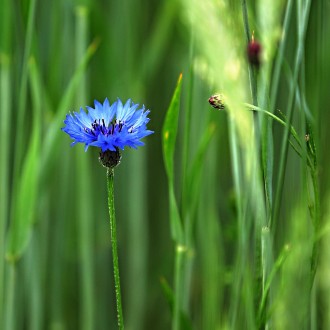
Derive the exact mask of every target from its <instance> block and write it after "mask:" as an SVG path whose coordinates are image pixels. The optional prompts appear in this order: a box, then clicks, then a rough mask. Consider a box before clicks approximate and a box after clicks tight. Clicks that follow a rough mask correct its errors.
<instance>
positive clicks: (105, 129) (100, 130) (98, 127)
mask: <svg viewBox="0 0 330 330" xmlns="http://www.w3.org/2000/svg"><path fill="white" fill-rule="evenodd" d="M123 126H124V123H123V122H121V121H117V120H116V121H112V122H111V123H110V124H109V125H106V124H105V121H104V119H99V120H96V119H95V120H94V122H93V123H92V128H87V127H85V128H84V130H85V132H86V133H89V134H92V135H94V136H95V137H96V136H98V135H99V134H102V135H105V136H109V135H113V134H114V133H115V132H121V130H122V129H123Z"/></svg>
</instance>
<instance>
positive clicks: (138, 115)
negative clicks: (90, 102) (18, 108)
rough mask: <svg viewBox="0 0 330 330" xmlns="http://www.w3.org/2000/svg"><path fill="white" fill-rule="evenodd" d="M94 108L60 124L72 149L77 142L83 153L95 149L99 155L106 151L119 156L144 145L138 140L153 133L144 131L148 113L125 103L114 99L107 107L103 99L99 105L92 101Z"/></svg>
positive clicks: (129, 101) (68, 118) (89, 108)
mask: <svg viewBox="0 0 330 330" xmlns="http://www.w3.org/2000/svg"><path fill="white" fill-rule="evenodd" d="M94 106H95V108H91V107H86V108H87V110H88V113H86V112H85V111H84V110H83V109H82V108H81V109H80V112H79V113H77V112H74V113H73V114H72V113H70V114H68V115H67V116H66V118H65V120H64V124H65V127H63V128H62V130H63V131H64V132H65V133H67V134H69V135H70V137H71V138H72V139H73V140H74V141H73V142H72V145H74V144H76V143H78V142H81V143H84V144H85V151H87V149H88V147H89V146H95V147H99V148H101V150H102V153H105V152H106V151H107V150H110V151H114V152H119V149H122V150H124V147H125V146H128V147H132V148H137V147H138V146H142V145H144V143H143V142H141V141H140V140H141V139H142V138H144V137H145V136H147V135H150V134H152V133H153V131H149V130H148V129H147V123H148V122H149V120H150V119H149V118H148V117H147V116H148V114H149V112H150V111H149V110H147V111H145V107H144V106H142V109H138V107H139V105H138V104H134V103H133V102H132V101H131V100H128V101H127V102H126V103H125V104H124V105H123V103H122V102H121V101H120V99H118V100H117V101H115V102H114V103H112V104H110V103H109V101H108V99H105V101H104V102H103V104H101V103H100V102H98V101H96V100H95V101H94Z"/></svg>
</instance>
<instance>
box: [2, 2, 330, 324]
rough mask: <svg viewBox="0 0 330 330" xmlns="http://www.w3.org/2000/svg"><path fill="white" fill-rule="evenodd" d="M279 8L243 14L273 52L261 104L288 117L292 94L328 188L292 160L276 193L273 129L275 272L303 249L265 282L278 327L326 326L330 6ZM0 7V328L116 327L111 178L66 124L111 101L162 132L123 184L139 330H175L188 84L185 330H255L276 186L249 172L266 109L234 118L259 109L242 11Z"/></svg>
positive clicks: (129, 274) (129, 290)
mask: <svg viewBox="0 0 330 330" xmlns="http://www.w3.org/2000/svg"><path fill="white" fill-rule="evenodd" d="M243 2H244V1H243ZM273 2H274V1H267V0H259V1H248V3H247V8H248V14H249V23H250V29H251V31H250V32H251V33H250V35H252V30H253V31H254V33H255V38H256V39H257V40H259V41H260V42H261V44H262V47H263V50H264V53H263V55H262V56H264V57H263V59H262V64H261V66H262V67H261V69H260V70H259V71H258V72H257V73H256V75H257V79H258V83H259V85H258V87H259V100H260V104H261V105H260V106H261V107H263V108H265V109H268V110H270V111H271V112H274V111H275V110H276V109H280V110H281V111H282V113H283V114H284V115H283V118H284V120H286V119H288V118H287V117H286V114H287V113H288V111H289V110H288V108H289V107H288V104H290V95H294V97H293V116H292V123H293V125H294V127H295V128H296V130H297V132H298V135H299V137H300V138H301V139H302V141H304V136H305V134H306V133H310V132H309V131H308V132H307V131H306V130H307V129H306V127H309V128H311V131H313V133H311V134H313V139H314V141H315V145H316V152H317V159H318V164H317V177H318V179H319V182H320V186H319V188H320V189H319V194H318V195H317V196H316V197H315V196H314V195H313V194H314V192H313V189H312V188H311V187H312V183H311V179H310V177H309V174H308V173H309V172H308V168H307V166H306V164H305V162H304V156H302V157H301V158H300V157H299V156H298V155H297V154H296V153H295V151H294V150H293V149H292V148H289V150H288V153H287V154H288V157H287V160H286V162H285V163H284V166H285V167H284V173H285V176H284V183H283V184H282V185H280V186H276V182H277V180H278V177H279V166H280V162H281V159H282V158H283V154H282V153H281V145H282V144H281V143H282V137H283V136H284V131H285V128H284V127H283V126H281V125H279V124H278V123H275V122H271V123H270V124H269V125H272V126H270V127H271V131H272V133H273V134H271V135H269V136H271V138H272V139H271V142H269V143H271V147H270V146H269V145H268V148H269V150H271V151H269V153H268V154H267V155H268V156H266V158H267V157H269V158H268V159H270V162H271V163H272V166H270V168H271V173H272V176H271V184H270V186H274V189H271V190H272V191H274V192H273V193H272V194H273V195H274V196H275V195H276V193H277V191H279V189H281V193H280V197H281V198H280V201H279V203H280V204H279V213H278V215H277V217H276V219H275V222H276V226H275V229H274V230H275V233H274V237H273V242H272V244H271V250H272V252H271V253H270V252H269V251H268V250H267V251H268V252H269V253H268V252H267V253H268V255H269V256H271V257H270V259H272V265H274V264H276V263H275V260H278V259H277V257H278V256H279V255H281V253H282V252H281V251H282V249H283V247H287V249H290V251H291V252H290V253H289V257H288V259H287V260H286V261H280V262H279V263H278V264H276V266H273V267H270V270H269V271H268V273H269V274H270V273H271V270H272V269H273V270H274V269H275V272H276V277H277V280H276V286H275V289H274V292H273V293H272V299H273V301H275V302H276V303H275V304H274V305H273V308H272V309H270V310H271V313H273V314H272V317H273V322H274V325H275V326H277V329H290V328H291V329H293V328H299V329H309V328H312V329H317V328H318V329H321V328H323V329H327V328H328V327H330V301H329V297H330V291H329V290H330V279H329V278H330V277H329V271H330V270H329V262H330V261H329V260H330V257H329V248H330V243H329V230H328V229H329V221H330V220H329V219H330V209H329V206H330V205H329V201H330V199H329V198H330V195H329V185H328V183H329V180H330V177H329V171H328V165H329V152H328V150H329V143H328V139H329V130H328V123H329V119H330V117H329V114H328V110H329V86H330V85H329V81H330V80H329V74H330V62H329V56H330V39H329V32H330V30H329V23H328V17H329V14H330V2H329V1H327V0H318V1H307V0H306V1H303V0H300V1H298V0H297V1H290V0H289V1H284V0H282V1H275V2H276V3H275V4H274V3H273ZM0 10H1V12H0V17H1V19H0V21H1V28H0V42H1V53H0V64H1V72H0V76H1V77H0V112H1V117H0V120H1V122H0V124H1V130H0V148H1V151H0V169H1V173H0V178H1V197H0V203H1V205H0V213H1V214H0V235H1V237H0V328H1V329H7V330H14V329H33V330H35V329H36V330H37V329H53V330H62V329H86V330H87V329H115V328H116V309H115V297H114V283H113V273H112V259H111V258H112V257H111V248H110V232H109V221H108V210H107V195H106V173H105V172H106V171H105V169H104V168H102V166H100V164H99V162H98V150H97V149H96V148H90V149H89V150H88V151H87V152H86V153H85V152H84V147H83V146H81V145H77V146H74V147H72V148H71V147H70V143H71V140H70V138H69V137H68V136H67V135H66V134H64V133H63V132H62V131H61V130H60V128H61V127H63V120H64V118H65V115H66V113H68V112H69V111H78V110H79V109H80V107H83V108H85V106H86V105H89V106H93V102H94V100H95V99H96V100H99V101H101V102H103V100H104V99H105V98H106V97H108V98H109V100H110V102H112V101H114V100H116V99H117V97H119V98H120V99H121V100H122V101H126V100H127V99H128V98H131V99H132V100H133V101H134V102H135V103H140V104H141V105H142V104H144V105H145V106H146V107H147V108H148V109H150V110H151V113H150V118H151V121H150V123H149V124H148V125H149V129H151V130H153V131H155V134H153V135H151V136H149V137H148V138H146V139H145V141H144V142H145V146H144V147H141V148H139V149H138V150H133V149H132V150H131V149H127V150H125V151H124V152H123V157H122V162H121V164H120V166H119V167H118V168H117V169H116V171H115V203H116V217H117V231H118V246H119V264H120V274H121V282H122V293H123V308H124V319H125V327H126V328H127V329H134V330H135V329H160V330H162V329H170V328H171V325H172V324H173V321H172V313H171V309H172V308H173V296H172V293H171V290H172V289H173V287H174V282H175V280H174V272H175V260H177V259H176V252H175V251H176V250H177V248H178V246H179V245H178V242H176V241H175V240H173V238H172V237H171V223H170V220H169V217H170V212H169V199H168V182H167V177H166V171H165V167H164V162H163V153H162V127H163V123H164V118H165V115H166V112H167V109H168V107H169V105H170V102H171V98H172V95H173V93H174V90H175V87H176V84H177V80H178V78H179V75H180V74H181V73H182V91H181V100H180V105H181V106H180V115H179V126H178V135H177V139H176V146H175V154H174V160H175V161H174V164H175V171H174V175H175V194H176V200H177V204H178V207H179V212H180V215H181V217H182V218H181V220H182V221H183V222H184V223H186V224H189V225H187V226H188V227H189V228H188V229H187V227H186V230H187V231H188V234H187V240H186V246H185V247H183V248H184V249H186V250H185V253H186V258H187V260H188V262H187V264H186V266H185V267H186V268H185V276H186V277H184V280H183V282H184V285H183V291H184V292H183V293H182V297H183V298H182V306H181V307H182V315H183V316H182V318H183V319H184V321H182V322H181V327H180V328H182V329H206V330H208V329H210V330H212V329H244V328H245V329H253V328H255V327H256V317H255V316H253V315H254V311H253V305H254V304H253V300H254V298H253V296H254V294H253V288H254V280H253V277H254V267H255V263H256V261H255V260H256V258H257V257H258V255H254V252H253V250H254V247H255V236H254V221H255V219H257V218H258V217H264V218H265V219H266V218H267V217H268V215H269V213H267V212H269V209H268V211H267V208H269V207H270V206H269V205H267V202H266V201H265V197H264V196H265V195H264V191H263V189H264V188H263V187H264V185H263V184H262V183H260V182H259V181H258V180H257V181H256V182H257V183H256V187H257V188H255V186H254V185H253V184H252V182H254V180H255V178H251V176H249V174H248V172H245V171H248V170H249V169H251V168H253V166H254V164H255V163H253V161H254V160H255V159H257V158H258V156H257V158H255V157H256V156H255V153H254V151H253V150H251V149H250V146H251V145H254V140H253V121H252V113H251V112H249V111H247V110H246V109H240V111H235V109H236V108H235V107H237V108H243V107H242V106H241V102H246V103H250V104H252V103H253V100H252V97H251V94H250V84H249V75H248V68H249V65H248V61H247V59H246V46H247V40H246V31H245V30H244V24H243V16H242V6H241V1H212V0H207V1H201V2H200V3H199V2H198V1H194V0H192V1H185V0H182V1H179V0H166V1H165V0H164V1H163V0H159V1H151V0H126V1H104V0H98V1H88V0H86V1H78V0H77V1H68V0H58V1H53V2H42V1H37V0H22V1H18V0H15V1H11V0H2V1H1V4H0ZM301 35H303V37H302V38H300V37H299V36H301ZM284 38H285V42H286V43H285V46H284V48H283V53H282V54H281V53H280V51H279V49H280V45H281V42H282V41H283V40H284ZM299 42H301V43H299ZM299 45H300V46H301V48H299V47H300V46H299ZM298 49H300V52H299V53H298V55H297V50H298ZM281 56H282V57H281ZM278 58H280V71H279V78H278V83H277V85H275V84H274V70H275V69H274V67H275V63H276V61H278ZM297 58H299V60H300V61H299V65H298V76H297V79H296V80H297V83H294V81H295V79H294V74H295V73H294V72H295V65H296V61H297ZM273 86H275V87H274V88H273V89H274V90H273V89H272V87H273ZM291 91H294V93H293V94H292V93H291ZM215 92H223V93H225V95H227V96H228V99H229V101H228V102H229V104H230V105H231V106H230V111H228V112H226V111H218V110H216V109H213V108H212V107H210V105H209V104H208V98H209V97H210V95H212V94H214V93H215ZM290 93H291V94H290ZM272 102H273V103H272ZM270 104H271V105H273V108H272V109H270V108H268V107H269V106H270ZM230 113H231V116H232V118H233V120H230ZM277 115H278V114H277ZM290 119H291V118H290ZM306 122H310V123H311V126H306ZM233 125H235V126H236V129H235V128H234V129H233ZM266 126H267V125H266ZM237 127H238V128H237ZM263 127H265V126H263ZM263 137H264V136H263ZM237 157H238V158H237ZM239 173H241V174H239ZM250 174H251V173H250ZM242 177H243V179H242V182H243V183H242V184H241V185H240V183H239V182H238V181H237V179H238V178H242ZM244 178H245V179H244ZM237 182H238V183H237ZM273 183H274V184H273ZM278 187H280V188H278ZM265 189H266V190H267V189H270V188H269V187H268V188H267V187H266V188H265ZM187 190H189V191H190V192H193V193H192V194H191V195H189V194H187ZM267 191H268V192H269V190H267ZM188 195H189V196H188ZM187 196H188V197H187ZM272 198H273V197H270V199H271V200H272ZM274 198H275V197H274ZM241 201H242V202H241ZM245 203H246V204H245ZM243 204H244V205H245V206H246V207H245V208H244V207H240V206H239V205H241V206H242V205H243ZM316 204H318V205H320V209H319V219H320V225H319V227H318V228H317V229H315V226H313V221H312V220H311V219H313V216H314V215H313V212H315V209H313V207H314V206H313V205H316ZM310 209H312V211H311V213H310ZM242 210H244V212H243V215H242V212H241V211H242ZM256 210H257V211H256ZM260 210H261V211H260ZM313 210H314V211H313ZM259 211H260V212H261V214H263V215H260V213H258V212H259ZM263 212H264V213H263ZM270 213H271V212H270ZM267 214H268V215H267ZM187 219H188V220H187ZM242 219H245V220H246V222H244V221H243V222H242V221H240V220H242ZM315 237H316V239H315ZM315 240H316V241H317V242H318V243H320V244H319V250H320V254H319V255H320V258H319V263H318V265H319V267H318V271H317V274H316V279H315V283H314V287H313V290H312V293H311V291H310V287H309V280H308V276H309V275H308V274H309V268H310V259H311V255H312V246H313V244H314V242H315ZM283 283H284V284H283ZM171 288H172V289H171ZM180 295H181V293H180ZM180 295H179V296H180ZM274 310H275V311H274ZM292 326H294V327H292Z"/></svg>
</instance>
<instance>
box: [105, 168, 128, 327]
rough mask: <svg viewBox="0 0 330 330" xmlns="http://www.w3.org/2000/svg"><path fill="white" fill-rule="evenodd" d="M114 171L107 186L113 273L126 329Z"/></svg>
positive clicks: (121, 323)
mask: <svg viewBox="0 0 330 330" xmlns="http://www.w3.org/2000/svg"><path fill="white" fill-rule="evenodd" d="M113 182H114V169H113V168H108V169H107V186H108V207H109V217H110V232H111V246H112V260H113V272H114V278H115V291H116V303H117V318H118V328H119V329H120V330H123V329H124V319H123V310H122V305H121V292H120V278H119V265H118V252H117V232H116V217H115V201H114V189H113Z"/></svg>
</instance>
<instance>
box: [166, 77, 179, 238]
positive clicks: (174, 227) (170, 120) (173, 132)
mask: <svg viewBox="0 0 330 330" xmlns="http://www.w3.org/2000/svg"><path fill="white" fill-rule="evenodd" d="M181 83H182V74H180V76H179V79H178V82H177V85H176V88H175V91H174V94H173V97H172V100H171V103H170V106H169V108H168V110H167V113H166V117H165V121H164V125H163V131H162V137H163V157H164V163H165V169H166V174H167V179H168V188H169V201H170V223H171V234H172V238H173V239H174V240H175V241H177V242H181V241H182V237H183V235H182V224H181V220H180V215H179V210H178V206H177V203H176V199H175V192H174V149H175V142H176V136H177V131H178V121H179V110H180V95H181Z"/></svg>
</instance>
